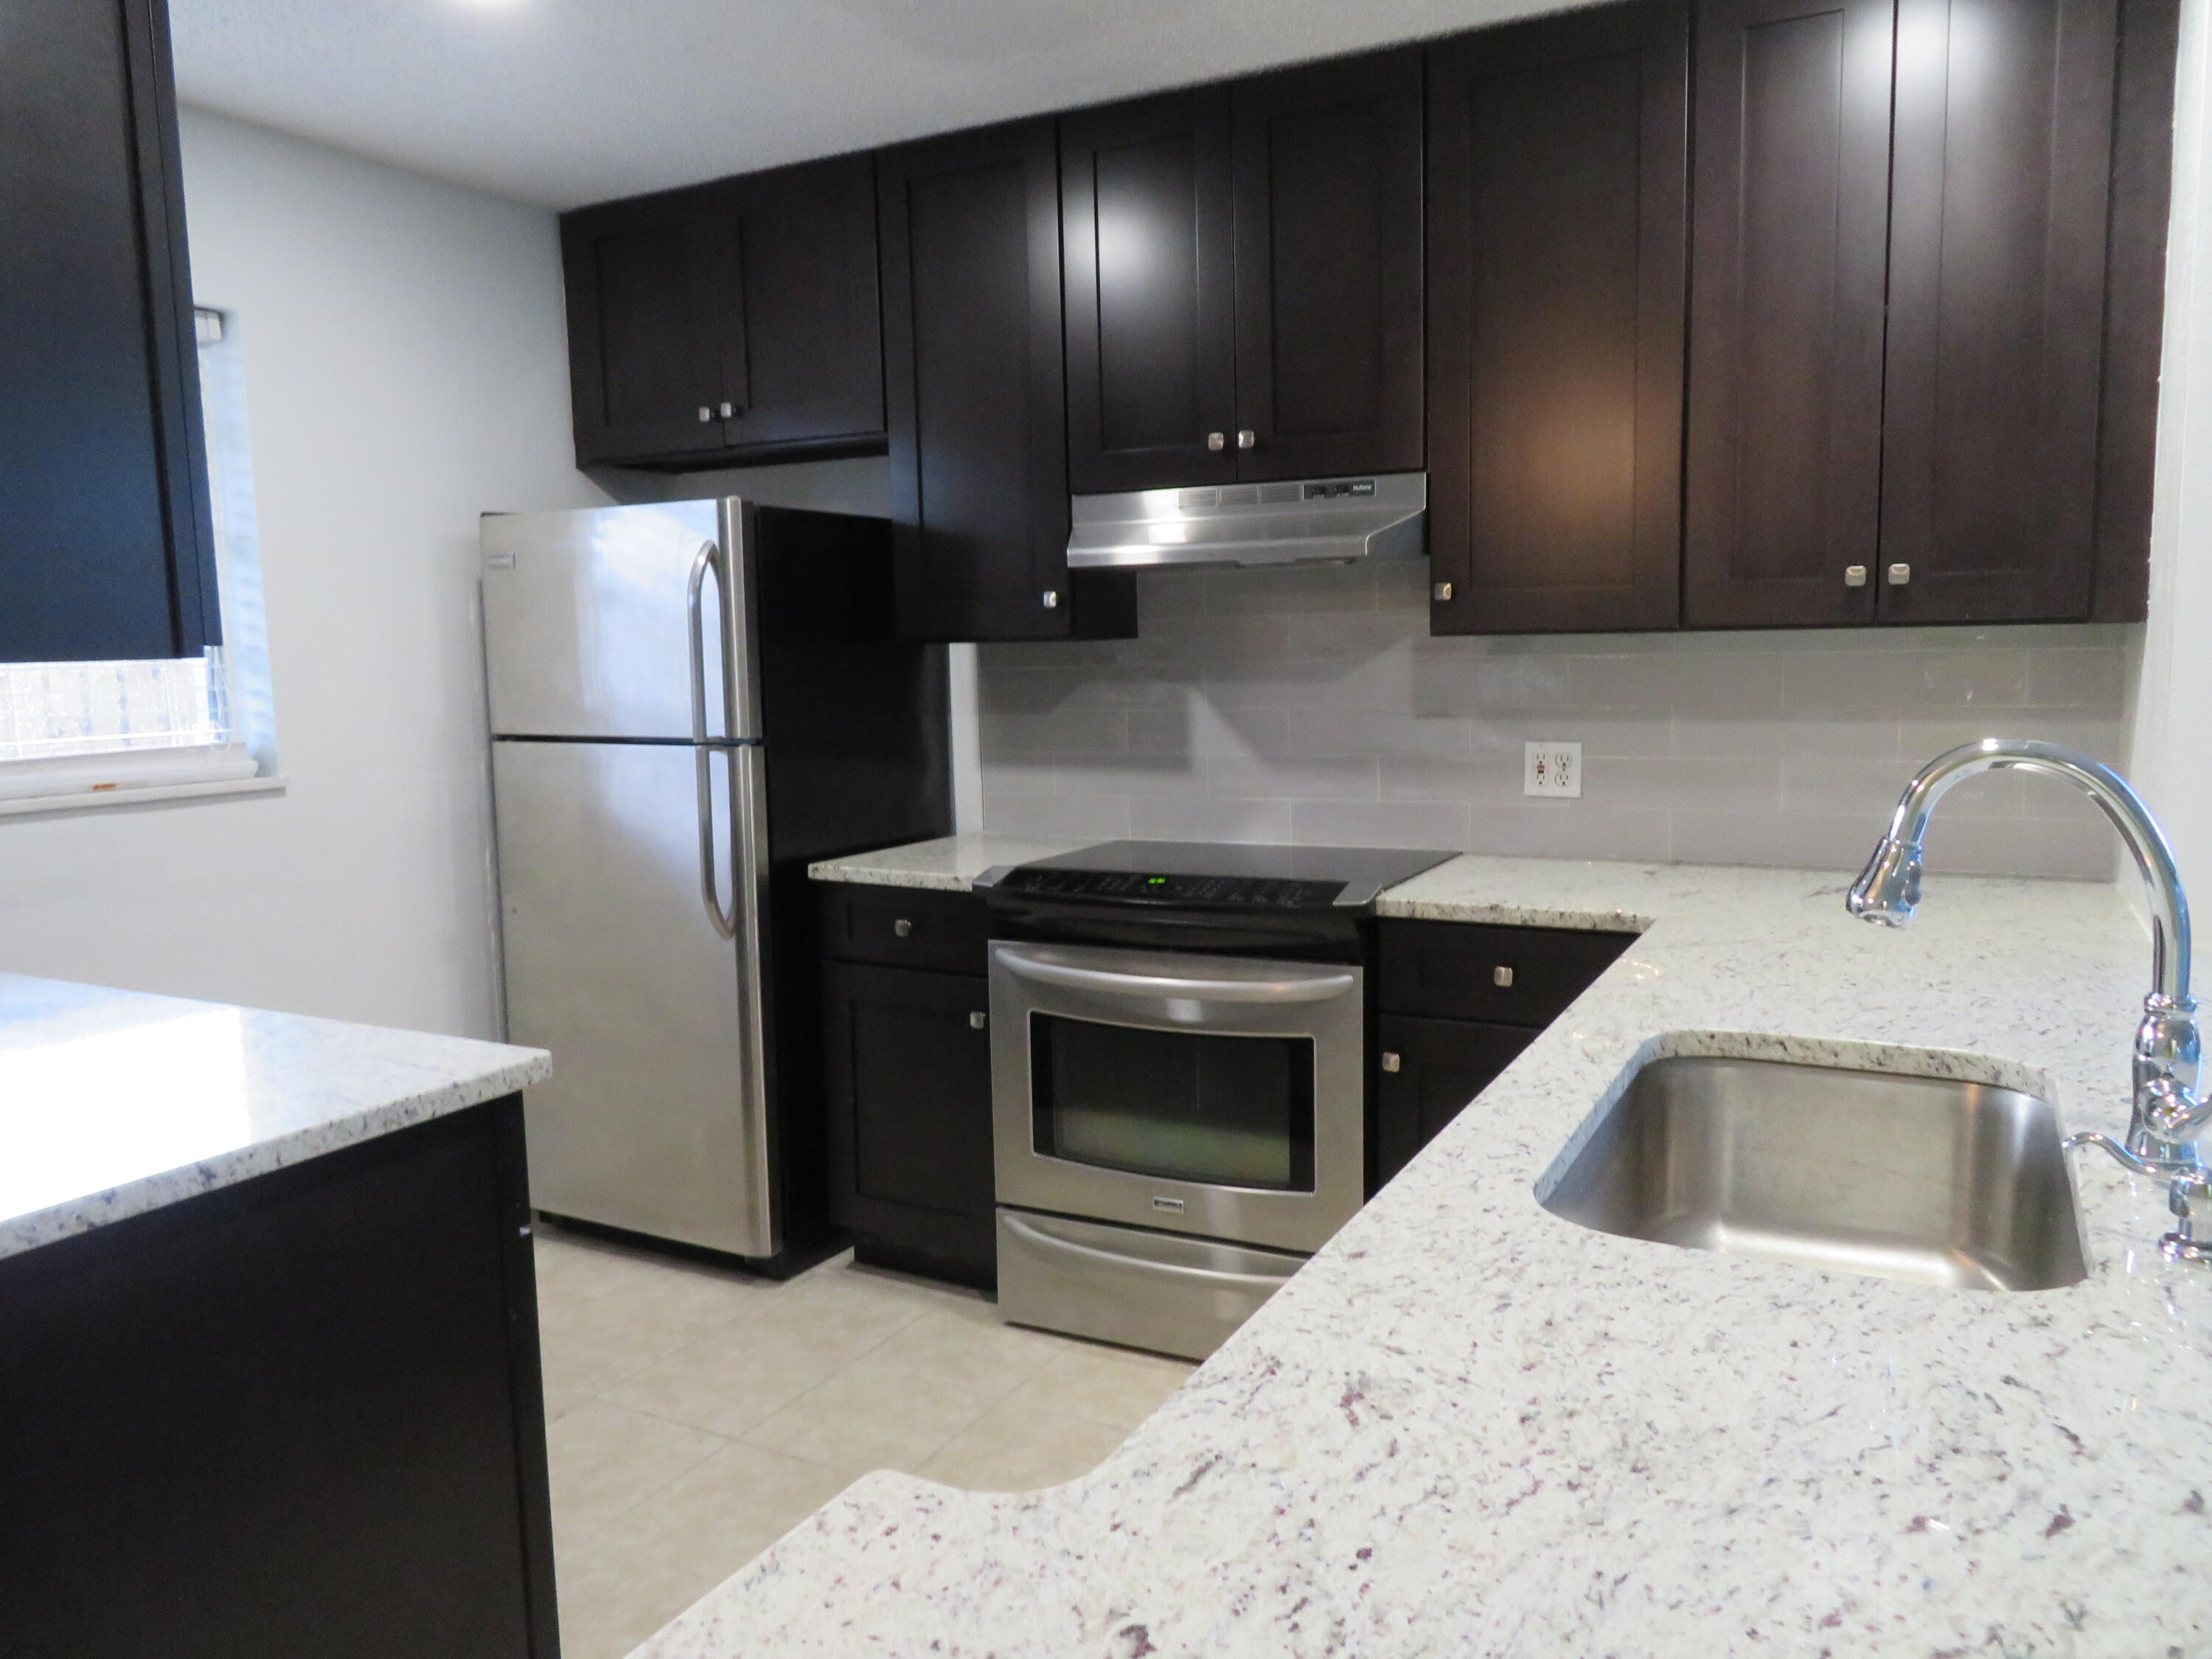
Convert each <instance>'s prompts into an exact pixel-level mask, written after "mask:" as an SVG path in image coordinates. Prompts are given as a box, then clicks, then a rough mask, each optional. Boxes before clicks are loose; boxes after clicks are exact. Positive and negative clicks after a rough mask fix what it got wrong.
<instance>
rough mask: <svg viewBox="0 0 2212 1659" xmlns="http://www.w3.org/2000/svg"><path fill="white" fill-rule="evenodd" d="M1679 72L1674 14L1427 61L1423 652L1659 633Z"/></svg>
mask: <svg viewBox="0 0 2212 1659" xmlns="http://www.w3.org/2000/svg"><path fill="white" fill-rule="evenodd" d="M1687 65H1688V19H1687V13H1686V8H1685V7H1684V6H1683V5H1681V4H1679V3H1650V4H1636V5H1628V6H1612V7H1606V8H1603V9H1597V10H1593V11H1589V12H1580V13H1570V14H1568V15H1565V16H1561V17H1555V18H1545V19H1541V20H1539V21H1534V22H1529V23H1522V24H1516V25H1512V26H1510V27H1504V28H1498V29H1492V30H1486V31H1483V32H1481V33H1477V34H1474V35H1470V36H1467V37H1464V38H1462V39H1461V40H1455V41H1453V42H1450V43H1449V44H1447V45H1445V46H1440V47H1437V48H1436V49H1434V50H1432V51H1431V53H1430V55H1429V173H1428V179H1429V197H1428V199H1429V237H1430V245H1429V262H1428V263H1429V303H1430V330H1431V341H1432V345H1431V363H1430V374H1429V436H1430V502H1431V506H1430V552H1431V562H1432V568H1433V571H1434V574H1435V575H1436V577H1437V580H1439V582H1449V584H1450V588H1451V597H1450V598H1449V599H1438V600H1437V603H1436V605H1435V606H1434V608H1433V610H1432V612H1431V628H1432V629H1433V630H1434V631H1435V632H1437V633H1439V634H1467V633H1493V632H1551V631H1561V630H1575V629H1659V628H1671V627H1674V626H1675V625H1676V623H1678V621H1679V614H1678V611H1679V592H1680V545H1681V543H1680V511H1681V495H1680V483H1681V441H1682V368H1683V365H1682V354H1683V307H1684V304H1685V286H1686V272H1685V264H1684V237H1685V226H1684V215H1685V211H1686V185H1687V179H1686V170H1687V132H1686V120H1687V88H1686V76H1687Z"/></svg>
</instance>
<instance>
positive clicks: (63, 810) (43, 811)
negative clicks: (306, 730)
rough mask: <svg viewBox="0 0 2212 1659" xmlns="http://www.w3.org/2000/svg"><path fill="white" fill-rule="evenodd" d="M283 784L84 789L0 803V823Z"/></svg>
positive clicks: (251, 781) (270, 790)
mask: <svg viewBox="0 0 2212 1659" xmlns="http://www.w3.org/2000/svg"><path fill="white" fill-rule="evenodd" d="M284 787H285V784H284V780H283V778H281V777H277V778H222V779H219V780H217V781H215V782H213V783H162V784H149V785H148V786H146V787H143V788H139V789H87V790H81V791H79V792H78V793H76V794H72V795H30V796H27V797H25V798H23V799H20V800H0V819H7V818H48V817H71V816H73V815H75V814H76V813H80V812H108V811H114V810H115V809H116V808H118V807H131V806H168V805H176V804H178V803H179V802H181V801H194V800H211V799H222V798H224V797H228V796H234V795H281V794H283V793H284Z"/></svg>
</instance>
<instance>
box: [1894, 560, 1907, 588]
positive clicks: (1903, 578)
mask: <svg viewBox="0 0 2212 1659" xmlns="http://www.w3.org/2000/svg"><path fill="white" fill-rule="evenodd" d="M1911 580H1912V567H1911V565H1909V564H1893V565H1892V566H1890V568H1889V585H1890V586H1892V587H1902V586H1905V584H1906V583H1907V582H1909V581H1911Z"/></svg>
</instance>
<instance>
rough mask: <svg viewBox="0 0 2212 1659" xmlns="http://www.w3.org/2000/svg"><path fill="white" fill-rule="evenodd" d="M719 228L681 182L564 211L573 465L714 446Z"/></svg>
mask: <svg viewBox="0 0 2212 1659" xmlns="http://www.w3.org/2000/svg"><path fill="white" fill-rule="evenodd" d="M717 231H718V227H717V225H716V223H715V221H714V216H712V215H711V214H710V213H709V212H708V210H707V203H706V198H704V197H702V196H701V195H700V194H699V193H697V192H695V191H681V192H678V193H676V194H673V195H668V196H656V197H643V198H641V199H639V200H636V201H629V202H617V203H611V204H608V205H606V206H605V207H597V208H586V209H581V210H578V211H576V212H574V213H570V214H567V215H564V216H562V221H561V265H562V274H563V278H564V280H565V282H566V283H567V286H568V374H569V381H570V394H571V397H572V399H573V402H574V418H575V429H576V459H577V462H578V464H579V465H592V464H594V463H597V462H623V461H635V460H641V459H660V458H667V457H672V456H680V455H684V454H686V453H702V454H711V453H714V452H716V451H718V450H720V448H721V447H722V427H721V422H720V413H719V410H720V404H721V402H722V396H723V394H722V371H721V362H720V356H719V355H718V351H719V348H718V345H717V341H716V334H715V328H716V324H715V319H714V301H715V295H716V291H717V287H718V284H717V281H716V272H717V270H718V269H719V268H720V264H721V262H722V252H723V250H722V248H721V247H720V245H719V237H718V234H717Z"/></svg>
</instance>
